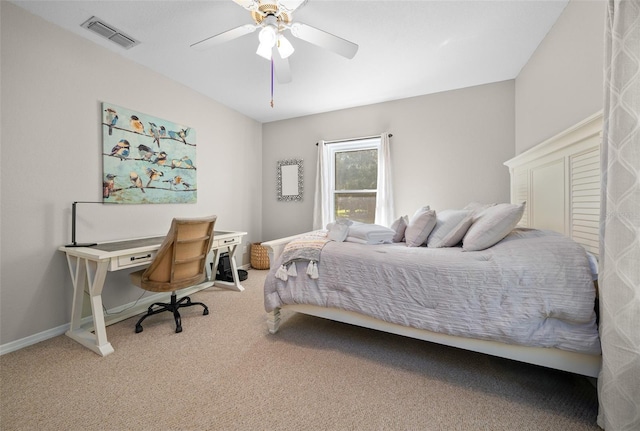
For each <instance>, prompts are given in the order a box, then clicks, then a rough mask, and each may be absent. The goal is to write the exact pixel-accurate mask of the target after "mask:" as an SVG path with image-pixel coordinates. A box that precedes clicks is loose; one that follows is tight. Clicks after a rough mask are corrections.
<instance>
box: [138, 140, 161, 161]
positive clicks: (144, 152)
mask: <svg viewBox="0 0 640 431" xmlns="http://www.w3.org/2000/svg"><path fill="white" fill-rule="evenodd" d="M138 153H139V154H140V157H141V158H142V159H143V160H146V161H147V162H148V161H150V160H151V158H152V157H153V156H155V155H156V154H158V153H156V152H155V151H153V150H152V149H151V148H150V147H147V146H146V145H144V144H140V145H138Z"/></svg>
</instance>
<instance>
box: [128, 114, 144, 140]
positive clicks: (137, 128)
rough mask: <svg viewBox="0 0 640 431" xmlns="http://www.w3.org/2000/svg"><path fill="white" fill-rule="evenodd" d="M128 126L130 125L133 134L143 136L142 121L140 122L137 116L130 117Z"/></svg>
mask: <svg viewBox="0 0 640 431" xmlns="http://www.w3.org/2000/svg"><path fill="white" fill-rule="evenodd" d="M129 124H131V127H132V128H133V131H134V132H137V133H141V134H143V135H144V125H143V124H142V121H140V119H139V118H138V116H137V115H132V116H131V119H130V120H129Z"/></svg>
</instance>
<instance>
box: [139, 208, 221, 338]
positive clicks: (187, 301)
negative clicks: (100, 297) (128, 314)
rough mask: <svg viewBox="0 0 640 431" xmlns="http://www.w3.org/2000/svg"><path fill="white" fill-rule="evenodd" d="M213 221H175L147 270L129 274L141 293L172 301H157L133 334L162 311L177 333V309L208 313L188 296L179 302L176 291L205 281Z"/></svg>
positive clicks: (178, 326)
mask: <svg viewBox="0 0 640 431" xmlns="http://www.w3.org/2000/svg"><path fill="white" fill-rule="evenodd" d="M215 221H216V216H210V217H203V218H197V219H185V218H180V219H179V218H174V219H173V220H172V222H171V228H170V229H169V233H168V234H167V236H166V237H165V239H164V241H163V242H162V244H161V245H160V249H159V250H158V253H157V254H156V256H155V257H154V259H153V261H152V262H151V264H150V265H149V267H147V268H146V269H143V270H140V271H136V272H132V273H131V274H129V276H130V277H131V282H132V283H133V284H134V285H136V286H138V287H140V288H142V289H144V290H148V291H151V292H171V302H169V303H165V302H156V303H154V304H152V305H151V306H150V307H149V308H148V310H147V313H146V314H145V315H144V316H142V317H141V318H140V320H138V322H137V323H136V333H140V332H142V322H143V321H144V320H145V319H146V318H147V317H149V316H153V315H154V314H159V313H162V312H164V311H170V312H172V313H173V318H174V320H175V321H176V332H182V319H181V318H180V312H179V309H180V308H183V307H191V306H194V305H200V306H202V307H203V308H204V311H203V313H202V314H203V315H205V316H206V315H207V314H209V307H207V306H206V305H205V304H203V303H202V302H192V301H191V298H189V297H188V296H185V297H183V298H181V299H180V300H179V301H178V300H177V298H176V291H178V290H180V289H185V288H187V287H192V286H196V285H199V284H201V283H202V282H203V281H205V279H206V278H207V274H206V267H205V264H206V259H207V254H208V253H209V250H210V249H211V240H212V239H213V226H214V223H215Z"/></svg>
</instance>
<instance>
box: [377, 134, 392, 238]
mask: <svg viewBox="0 0 640 431" xmlns="http://www.w3.org/2000/svg"><path fill="white" fill-rule="evenodd" d="M393 218H394V216H393V190H392V184H391V150H390V145H389V134H388V133H383V134H382V135H381V136H380V150H378V193H377V195H376V218H375V223H376V224H379V225H382V226H387V227H388V226H391V223H393Z"/></svg>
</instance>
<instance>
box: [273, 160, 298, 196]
mask: <svg viewBox="0 0 640 431" xmlns="http://www.w3.org/2000/svg"><path fill="white" fill-rule="evenodd" d="M303 174H304V171H303V164H302V159H290V160H279V161H278V168H277V172H276V188H277V192H278V200H279V201H301V200H302V192H303V185H304V184H303V177H304V175H303Z"/></svg>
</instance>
